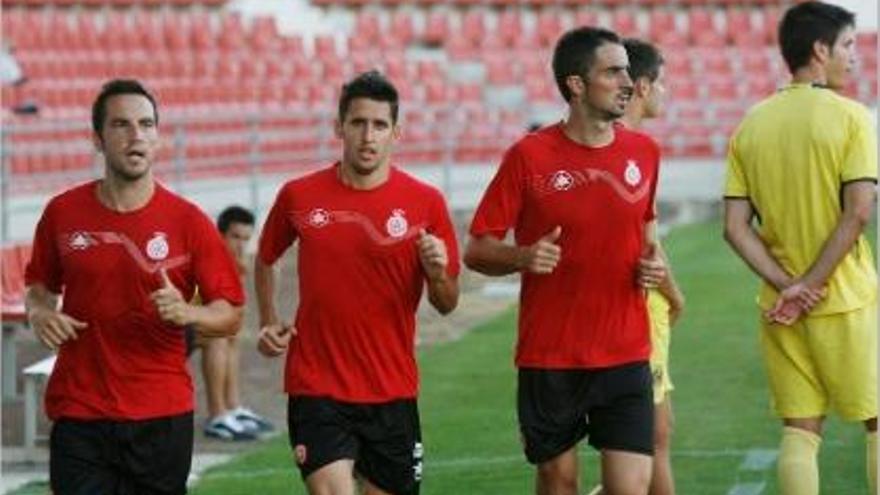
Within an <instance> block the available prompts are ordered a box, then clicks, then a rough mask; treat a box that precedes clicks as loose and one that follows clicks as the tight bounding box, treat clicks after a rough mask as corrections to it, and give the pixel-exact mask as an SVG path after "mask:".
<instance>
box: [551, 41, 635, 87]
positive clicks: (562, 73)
mask: <svg viewBox="0 0 880 495" xmlns="http://www.w3.org/2000/svg"><path fill="white" fill-rule="evenodd" d="M604 43H616V44H620V37H619V36H617V34H616V33H615V32H614V31H610V30H608V29H602V28H596V27H590V26H584V27H580V28H576V29H572V30H570V31H568V32H566V33H565V34H563V35H562V37H561V38H559V41H557V42H556V48H554V50H553V76H554V77H555V78H556V86H557V87H558V88H559V92H560V93H561V94H562V98H563V99H565V101H569V100H571V90H569V89H568V85H567V84H566V83H565V80H566V79H567V78H568V77H569V76H581V77H584V78H586V75H587V73H588V72H589V71H590V68H591V67H592V66H593V62H594V61H595V59H596V50H597V49H598V48H599V47H600V46H602V45H603V44H604Z"/></svg>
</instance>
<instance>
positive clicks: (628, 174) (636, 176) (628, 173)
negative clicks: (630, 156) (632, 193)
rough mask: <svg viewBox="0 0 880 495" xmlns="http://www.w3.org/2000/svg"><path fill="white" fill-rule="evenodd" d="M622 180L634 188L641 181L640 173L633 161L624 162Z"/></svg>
mask: <svg viewBox="0 0 880 495" xmlns="http://www.w3.org/2000/svg"><path fill="white" fill-rule="evenodd" d="M623 180H624V181H625V182H626V183H627V184H629V185H630V186H636V185H638V183H639V182H641V180H642V171H641V169H639V166H638V165H637V164H636V161H635V160H627V161H626V169H625V170H624V171H623Z"/></svg>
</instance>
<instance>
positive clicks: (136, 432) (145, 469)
mask: <svg viewBox="0 0 880 495" xmlns="http://www.w3.org/2000/svg"><path fill="white" fill-rule="evenodd" d="M192 449H193V415H192V413H191V412H189V413H185V414H181V415H177V416H168V417H164V418H156V419H147V420H143V421H107V420H88V421H85V420H75V419H63V418H62V419H59V420H58V421H56V422H55V424H54V425H53V426H52V433H51V434H50V438H49V478H50V484H51V486H52V493H53V494H54V495H93V494H96V493H100V494H106V495H128V494H131V495H142V494H151V495H152V494H155V495H159V494H162V495H166V494H167V495H178V494H184V493H186V479H187V477H188V476H189V469H190V463H191V462H192Z"/></svg>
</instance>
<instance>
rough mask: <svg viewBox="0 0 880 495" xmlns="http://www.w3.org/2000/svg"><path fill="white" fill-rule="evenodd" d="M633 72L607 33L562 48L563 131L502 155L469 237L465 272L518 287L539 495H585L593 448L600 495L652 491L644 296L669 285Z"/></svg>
mask: <svg viewBox="0 0 880 495" xmlns="http://www.w3.org/2000/svg"><path fill="white" fill-rule="evenodd" d="M628 65H629V63H628V60H627V54H626V50H625V49H624V47H623V45H622V44H621V40H620V38H619V37H618V36H617V35H616V34H615V33H613V32H611V31H608V30H604V29H599V28H591V27H583V28H579V29H574V30H572V31H569V32H567V33H566V34H564V35H563V36H562V38H560V40H559V42H558V43H557V44H556V48H555V50H554V54H553V72H554V75H555V77H556V83H557V85H558V86H559V90H560V93H561V94H562V97H563V99H564V100H565V101H566V103H567V104H568V117H567V118H566V120H564V121H563V122H561V123H558V124H554V125H551V126H549V127H546V128H543V129H540V130H538V131H537V132H533V133H531V134H528V135H527V136H525V137H524V138H522V139H520V140H519V141H518V142H517V143H515V144H514V145H513V146H512V147H511V148H510V149H509V150H508V151H507V153H506V154H505V156H504V159H503V161H502V163H501V166H500V167H499V169H498V172H497V173H496V175H495V177H494V179H493V180H492V182H491V183H490V185H489V188H488V190H487V191H486V193H485V195H484V197H483V199H482V201H481V202H480V205H479V207H478V209H477V212H476V215H475V216H474V220H473V223H472V224H471V229H470V233H471V239H470V242H469V243H468V247H467V253H466V255H465V263H466V264H467V265H468V266H469V267H470V268H472V269H474V270H477V271H479V272H482V273H485V274H487V275H505V274H509V273H515V272H521V273H522V291H521V296H520V303H521V304H520V315H519V339H518V342H517V347H516V365H517V367H518V368H519V384H518V392H517V394H518V395H517V402H518V414H519V423H520V431H521V434H522V438H523V443H524V448H525V454H526V457H527V459H528V460H529V462H531V463H533V464H535V465H536V466H537V480H536V486H535V492H536V493H537V494H539V495H544V494H550V493H552V494H559V495H576V494H577V493H578V472H579V467H578V459H577V445H578V443H579V442H580V440H582V439H583V438H584V437H585V436H588V437H589V442H590V444H591V445H592V446H593V447H595V448H596V449H597V450H599V451H600V452H601V460H602V484H603V486H604V489H605V491H606V493H612V494H615V495H630V494H645V493H647V490H648V485H649V482H650V478H651V456H652V453H653V424H654V419H653V415H654V408H653V400H652V394H651V372H650V369H649V366H648V359H649V356H650V351H651V342H650V335H649V330H648V317H647V313H646V309H645V293H644V288H651V287H656V286H657V285H658V284H659V283H660V282H661V281H662V280H663V279H664V278H665V267H664V263H663V260H662V259H661V258H660V257H659V255H658V253H657V252H656V250H655V249H654V231H653V229H654V217H655V215H654V196H655V191H656V187H657V173H658V165H659V156H660V150H659V147H658V146H657V144H656V143H654V141H652V140H651V139H650V138H649V137H647V136H645V135H643V134H640V133H637V132H634V131H631V130H628V129H626V128H625V127H624V126H622V125H620V124H619V123H617V119H619V118H620V117H622V116H623V114H624V110H625V108H626V105H627V103H628V102H629V99H630V96H631V95H632V81H631V80H630V78H629V75H628V74H627V68H628ZM511 229H513V232H514V238H515V239H514V241H515V244H513V245H511V244H509V243H506V242H504V240H503V239H504V237H505V235H506V234H507V232H508V231H509V230H511Z"/></svg>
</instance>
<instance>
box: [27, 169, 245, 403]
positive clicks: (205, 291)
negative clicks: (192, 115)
mask: <svg viewBox="0 0 880 495" xmlns="http://www.w3.org/2000/svg"><path fill="white" fill-rule="evenodd" d="M98 183H99V182H98V181H94V182H89V183H87V184H84V185H81V186H78V187H75V188H73V189H70V190H68V191H66V192H64V193H62V194H60V195H58V196H56V197H54V198H52V200H51V201H50V202H49V204H48V205H47V206H46V209H45V211H44V212H43V216H42V217H41V218H40V221H39V223H38V224H37V230H36V235H35V237H34V246H33V257H32V259H31V261H30V263H29V264H28V267H27V271H26V274H25V277H26V280H27V284H28V285H32V284H38V283H39V284H43V285H44V286H45V287H46V288H47V289H48V290H50V291H51V292H54V293H56V294H63V307H62V311H63V312H64V313H65V314H68V315H70V316H71V317H73V318H76V319H77V320H80V321H82V322H85V323H86V324H88V327H87V328H85V329H82V330H80V331H79V337H78V338H77V339H76V340H70V341H68V342H65V343H64V344H62V346H61V349H60V351H59V353H58V360H57V361H56V363H55V369H54V371H53V372H52V376H51V377H50V378H49V383H48V386H47V389H46V412H47V414H48V415H49V417H50V418H52V419H53V420H55V419H58V418H75V419H110V420H141V419H149V418H157V417H163V416H170V415H175V414H182V413H185V412H189V411H192V409H193V386H192V380H191V378H190V376H189V372H188V369H187V365H186V352H185V343H184V334H183V329H182V328H180V327H175V326H173V325H169V324H166V323H163V322H162V321H161V320H160V319H159V314H158V311H157V310H156V307H155V305H154V304H153V302H152V301H151V300H150V294H151V293H152V292H153V291H155V290H157V289H159V288H160V287H161V285H162V283H161V277H160V274H159V269H160V268H162V267H164V268H165V269H166V270H167V272H168V276H169V278H170V279H171V281H172V283H174V285H175V286H176V287H177V288H178V289H179V290H180V291H181V293H182V294H183V297H184V298H185V299H186V300H189V299H190V298H192V295H193V292H194V289H195V287H196V286H198V287H199V292H200V294H201V295H202V298H203V300H204V301H206V302H210V301H213V300H215V299H225V300H227V301H229V302H230V303H231V304H233V305H236V306H240V305H242V304H243V303H244V294H243V293H242V287H241V280H240V278H239V275H238V271H237V270H236V267H235V263H234V262H233V260H232V257H231V256H230V255H229V252H228V250H227V249H226V246H225V245H224V244H223V241H222V240H221V238H220V235H219V233H218V232H217V228H216V227H214V225H213V223H212V222H211V220H210V219H208V217H206V216H205V214H204V213H202V211H201V210H199V208H198V207H196V206H195V205H193V204H192V203H190V202H188V201H186V200H184V199H183V198H181V197H179V196H177V195H175V194H173V193H172V192H170V191H168V190H167V189H165V188H164V187H162V186H161V185H159V184H156V189H155V193H154V194H153V197H152V198H151V199H150V201H149V202H148V203H147V204H146V205H145V206H144V207H142V208H140V209H138V210H136V211H131V212H125V213H120V212H116V211H113V210H111V209H109V208H107V207H105V206H104V205H103V204H102V203H101V202H100V201H99V200H98V197H97V185H98Z"/></svg>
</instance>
